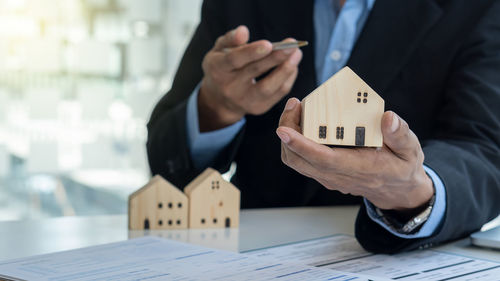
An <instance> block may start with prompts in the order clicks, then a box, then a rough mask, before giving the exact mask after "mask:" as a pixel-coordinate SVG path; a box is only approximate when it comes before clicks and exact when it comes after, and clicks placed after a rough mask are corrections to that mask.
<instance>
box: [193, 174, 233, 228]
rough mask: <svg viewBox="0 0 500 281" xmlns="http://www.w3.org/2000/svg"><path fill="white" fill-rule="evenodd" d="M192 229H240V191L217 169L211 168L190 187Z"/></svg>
mask: <svg viewBox="0 0 500 281" xmlns="http://www.w3.org/2000/svg"><path fill="white" fill-rule="evenodd" d="M184 192H185V193H186V195H187V196H188V198H189V227H190V228H218V227H238V225H239V213H240V191H239V189H238V188H236V187H235V186H234V185H232V184H231V183H230V182H227V181H225V180H224V179H223V178H222V175H221V174H220V173H219V172H217V171H216V170H214V169H211V168H208V169H206V170H205V171H204V172H203V173H201V174H200V175H199V176H198V177H197V178H195V179H194V180H193V181H192V182H191V183H189V184H188V186H186V188H185V189H184Z"/></svg>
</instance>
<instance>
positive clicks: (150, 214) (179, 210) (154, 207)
mask: <svg viewBox="0 0 500 281" xmlns="http://www.w3.org/2000/svg"><path fill="white" fill-rule="evenodd" d="M128 219H129V221H128V225H129V229H132V230H142V229H182V228H187V227H188V198H187V197H186V195H185V194H184V193H182V192H181V191H180V190H179V189H177V187H175V186H174V185H172V184H171V183H169V182H168V181H166V180H165V179H164V178H162V177H161V176H159V175H157V176H154V177H153V178H152V179H151V181H150V182H149V183H148V184H146V185H145V186H144V187H142V188H141V189H139V190H137V191H136V192H134V193H132V194H131V195H130V196H129V201H128Z"/></svg>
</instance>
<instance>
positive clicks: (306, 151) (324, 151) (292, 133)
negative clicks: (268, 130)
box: [276, 126, 337, 169]
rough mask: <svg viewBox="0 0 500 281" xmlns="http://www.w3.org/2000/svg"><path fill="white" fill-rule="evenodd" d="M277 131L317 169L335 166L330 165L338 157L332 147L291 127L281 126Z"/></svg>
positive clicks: (286, 143) (282, 138) (290, 146)
mask: <svg viewBox="0 0 500 281" xmlns="http://www.w3.org/2000/svg"><path fill="white" fill-rule="evenodd" d="M276 133H277V134H278V137H279V138H280V139H281V141H282V142H283V144H284V145H286V147H287V148H288V149H290V150H291V151H293V152H295V153H296V154H297V155H299V156H300V157H302V158H303V159H305V160H306V161H307V162H309V163H311V164H312V165H313V166H315V167H316V169H321V168H324V167H330V166H331V167H333V166H334V165H330V162H332V161H333V162H335V160H336V159H337V157H336V155H335V153H334V151H333V150H332V149H331V148H329V147H327V146H325V145H321V144H318V143H316V142H314V141H312V140H310V139H308V138H306V137H304V136H303V135H302V134H300V133H299V132H297V131H296V130H295V129H292V128H289V127H282V126H280V127H278V129H277V130H276Z"/></svg>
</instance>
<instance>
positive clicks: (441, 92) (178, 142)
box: [147, 0, 500, 252]
mask: <svg viewBox="0 0 500 281" xmlns="http://www.w3.org/2000/svg"><path fill="white" fill-rule="evenodd" d="M464 13H467V15H466V16H464ZM499 13H500V2H498V1H494V0H479V1H466V0H408V1H398V0H347V1H344V0H315V1H290V0H287V1H285V0H275V1H264V0H258V1H257V0H256V1H243V0H239V1H237V0H231V1H229V0H219V1H217V0H206V1H205V2H204V3H203V8H202V18H201V22H200V24H199V26H198V28H197V30H196V32H195V34H194V36H193V38H192V40H191V43H190V44H189V46H188V48H187V50H186V52H185V54H184V57H183V59H182V61H181V64H180V67H179V70H178V72H177V75H176V77H175V79H174V83H173V86H172V89H171V90H170V91H169V92H168V93H167V94H166V95H165V96H164V97H163V98H162V99H161V100H160V102H159V103H158V105H157V106H156V108H155V110H154V111H153V114H152V116H151V120H150V122H149V124H148V143H147V149H148V156H149V163H150V167H151V170H152V173H153V174H161V175H162V176H164V177H166V178H167V179H168V180H170V181H172V182H173V183H174V184H176V185H178V186H185V184H186V183H187V182H188V181H189V180H191V179H192V178H193V177H194V176H196V175H197V174H198V173H199V172H200V171H202V170H203V169H204V168H206V167H208V166H211V167H214V168H216V169H218V170H219V171H221V172H224V171H226V170H227V169H228V168H229V166H230V164H231V163H232V162H233V161H234V162H236V163H237V167H238V168H237V170H236V173H235V175H234V176H233V178H232V181H233V182H234V184H235V185H236V186H238V187H239V188H240V190H241V194H242V207H244V208H259V207H285V206H317V205H338V204H354V203H361V208H360V210H359V213H358V218H357V220H356V237H357V238H358V240H359V242H360V243H361V244H362V245H363V246H364V247H365V248H366V249H368V250H371V251H377V252H396V251H401V250H408V249H415V248H425V247H429V246H432V245H436V244H438V243H442V242H445V241H449V240H452V239H457V238H460V237H464V236H466V235H468V234H469V233H470V232H472V231H475V230H477V229H479V228H480V227H481V225H482V224H484V223H485V222H487V221H488V220H490V219H492V218H494V217H495V216H497V215H498V214H499V212H500V206H499V204H498V203H497V202H496V201H497V200H498V199H497V198H500V133H499V132H500V79H499V77H500V75H499V73H500V20H499V18H498V16H497V15H498V14H499ZM241 25H244V26H241ZM284 38H288V39H286V40H294V39H293V38H296V39H299V40H307V41H309V42H311V43H312V44H311V46H309V47H306V48H304V49H303V50H298V49H291V50H286V51H274V52H273V51H272V50H271V44H270V42H273V41H279V40H283V39H284ZM344 65H348V66H349V67H350V68H351V69H353V70H354V71H355V72H356V73H357V74H358V75H359V76H360V77H361V78H363V80H365V81H366V82H367V83H368V84H369V85H370V86H371V87H372V88H373V89H374V90H375V91H376V92H378V93H379V94H380V95H381V96H382V97H383V98H384V100H385V102H386V109H388V110H390V111H388V112H386V113H384V117H383V120H382V131H383V136H384V147H383V148H382V149H378V150H376V149H372V148H355V149H346V148H333V149H331V148H328V147H326V146H322V145H318V144H316V143H313V142H310V141H308V140H307V139H305V138H304V137H303V136H302V135H300V134H299V133H298V131H299V130H300V127H299V118H300V106H298V103H299V101H298V100H297V99H302V98H303V97H305V96H306V95H307V94H309V93H310V92H311V91H312V90H314V89H315V88H316V87H317V86H318V85H319V84H321V83H323V82H324V81H326V79H327V78H328V77H330V76H331V75H333V74H334V73H335V72H336V71H338V70H339V69H341V68H342V67H343V66H344ZM278 126H279V128H278ZM276 134H277V135H278V137H279V138H278V137H276ZM424 156H425V160H424ZM283 163H285V164H286V165H284V164H283ZM353 195H357V196H353Z"/></svg>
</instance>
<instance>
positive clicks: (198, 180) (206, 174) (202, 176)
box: [184, 168, 222, 196]
mask: <svg viewBox="0 0 500 281" xmlns="http://www.w3.org/2000/svg"><path fill="white" fill-rule="evenodd" d="M213 173H217V174H218V175H219V176H221V175H220V173H219V172H217V171H216V170H214V169H212V168H206V169H205V171H203V173H201V174H200V175H199V176H197V177H196V178H195V179H194V180H192V181H191V182H190V183H189V184H188V185H187V186H186V187H185V188H184V193H186V195H188V196H189V195H190V194H191V192H192V191H193V190H194V189H195V188H196V187H198V186H200V185H201V184H202V183H203V181H205V179H207V178H208V177H210V176H211V175H212V174H213ZM221 178H222V176H221Z"/></svg>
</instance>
